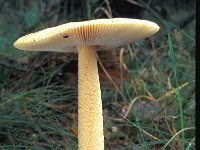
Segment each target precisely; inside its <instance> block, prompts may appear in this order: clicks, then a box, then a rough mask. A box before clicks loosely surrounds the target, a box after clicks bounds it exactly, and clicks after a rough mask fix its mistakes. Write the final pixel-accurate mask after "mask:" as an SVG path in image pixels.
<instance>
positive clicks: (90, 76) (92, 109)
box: [77, 46, 104, 150]
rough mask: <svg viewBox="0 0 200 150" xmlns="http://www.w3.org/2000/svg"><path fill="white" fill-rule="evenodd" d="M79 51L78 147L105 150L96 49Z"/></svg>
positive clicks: (83, 48) (81, 149) (93, 47)
mask: <svg viewBox="0 0 200 150" xmlns="http://www.w3.org/2000/svg"><path fill="white" fill-rule="evenodd" d="M77 50H78V61H79V62H78V74H79V75H78V76H79V77H78V113H79V115H78V146H79V150H103V149H104V136H103V116H102V101H101V90H100V83H99V75H98V67H97V57H96V47H95V46H79V47H77Z"/></svg>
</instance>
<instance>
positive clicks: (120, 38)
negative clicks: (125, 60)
mask: <svg viewBox="0 0 200 150" xmlns="http://www.w3.org/2000/svg"><path fill="white" fill-rule="evenodd" d="M158 30H159V26H158V25H157V24H156V23H154V22H151V21H147V20H139V19H128V18H114V19H96V20H90V21H82V22H71V23H66V24H63V25H59V26H56V27H52V28H47V29H45V30H41V31H39V32H35V33H31V34H28V35H25V36H22V37H21V38H19V39H18V40H17V41H16V42H15V43H14V47H16V48H18V49H22V50H30V51H59V52H76V47H77V46H97V47H98V50H101V49H102V50H108V49H112V48H116V47H119V46H122V45H125V44H129V43H132V42H135V41H138V40H141V39H144V38H147V37H149V36H151V35H153V34H154V33H156V32H157V31H158Z"/></svg>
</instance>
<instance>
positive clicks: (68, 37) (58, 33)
mask: <svg viewBox="0 0 200 150" xmlns="http://www.w3.org/2000/svg"><path fill="white" fill-rule="evenodd" d="M158 30H159V26H158V25H157V24H156V23H153V22H150V21H146V20H139V19H128V18H113V19H96V20H90V21H83V22H71V23H67V24H63V25H59V26H56V27H52V28H47V29H45V30H41V31H39V32H35V33H31V34H28V35H25V36H22V37H21V38H19V39H18V40H17V41H16V42H15V43H14V47H16V48H18V49H21V50H31V51H58V52H78V147H79V149H80V150H103V149H104V135H103V116H102V101H101V90H100V83H99V75H98V68H97V57H96V55H97V54H96V51H99V50H110V49H113V48H116V47H119V46H122V45H125V44H129V43H133V42H135V41H138V40H141V39H144V38H146V37H149V36H151V35H153V34H154V33H156V32H157V31H158Z"/></svg>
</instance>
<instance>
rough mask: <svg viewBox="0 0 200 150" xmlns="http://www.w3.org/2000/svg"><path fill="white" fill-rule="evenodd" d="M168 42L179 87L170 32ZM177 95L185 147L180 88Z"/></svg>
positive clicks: (183, 138) (183, 139) (182, 147)
mask: <svg viewBox="0 0 200 150" xmlns="http://www.w3.org/2000/svg"><path fill="white" fill-rule="evenodd" d="M168 44H169V50H170V58H171V64H172V68H173V72H174V78H175V82H176V87H178V86H179V85H178V79H177V71H176V64H175V56H174V49H173V44H172V39H171V37H170V34H168ZM176 93H177V96H178V98H177V99H178V107H179V112H180V124H181V129H182V146H181V149H185V147H184V143H185V131H184V118H183V106H182V98H181V93H180V90H179V88H177V90H176Z"/></svg>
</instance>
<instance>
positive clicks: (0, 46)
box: [0, 0, 196, 150]
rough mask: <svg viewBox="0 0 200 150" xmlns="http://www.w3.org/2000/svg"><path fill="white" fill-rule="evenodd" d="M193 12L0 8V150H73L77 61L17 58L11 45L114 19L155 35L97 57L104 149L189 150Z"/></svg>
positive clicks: (182, 7)
mask: <svg viewBox="0 0 200 150" xmlns="http://www.w3.org/2000/svg"><path fill="white" fill-rule="evenodd" d="M195 3H196V2H195V0H190V1H188V0H81V1H80V0H17V1H14V0H0V149H2V150H21V149H22V150H33V149H34V150H35V149H36V150H50V149H52V150H53V149H54V150H55V149H56V150H64V149H67V150H76V149H77V102H78V101H77V54H74V53H53V52H27V51H20V50H17V49H15V48H14V47H13V42H14V41H15V40H17V39H18V38H19V37H20V36H22V35H25V34H28V33H30V32H35V31H39V30H42V29H44V28H47V27H52V26H56V25H60V24H63V23H67V22H71V21H82V20H89V19H97V18H112V17H127V18H139V19H146V20H151V21H154V22H156V23H157V24H159V26H160V27H161V28H160V31H159V32H158V33H157V34H156V35H155V36H152V37H150V38H147V39H145V40H143V41H139V42H136V43H132V44H130V45H126V46H123V47H120V48H117V49H116V50H111V51H104V52H98V57H99V59H98V66H99V74H100V82H101V89H102V101H103V112H104V114H103V115H104V133H105V147H106V149H107V150H126V149H127V150H143V149H144V150H160V149H162V150H164V149H167V150H168V149H169V150H179V149H186V150H192V149H195V134H194V128H195V91H194V89H195V28H196V27H195ZM170 37H171V38H170Z"/></svg>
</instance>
